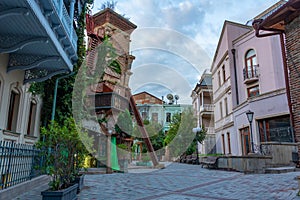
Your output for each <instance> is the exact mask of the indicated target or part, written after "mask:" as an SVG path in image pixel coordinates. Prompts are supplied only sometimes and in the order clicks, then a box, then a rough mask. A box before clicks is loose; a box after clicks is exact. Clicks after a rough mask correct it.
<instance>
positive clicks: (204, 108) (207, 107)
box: [200, 104, 214, 112]
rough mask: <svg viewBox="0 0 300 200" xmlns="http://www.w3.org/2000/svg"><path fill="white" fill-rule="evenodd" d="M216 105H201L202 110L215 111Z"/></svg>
mask: <svg viewBox="0 0 300 200" xmlns="http://www.w3.org/2000/svg"><path fill="white" fill-rule="evenodd" d="M213 111H214V105H213V104H203V105H201V106H200V112H213Z"/></svg>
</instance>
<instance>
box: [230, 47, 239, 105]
mask: <svg viewBox="0 0 300 200" xmlns="http://www.w3.org/2000/svg"><path fill="white" fill-rule="evenodd" d="M231 53H232V55H233V69H234V84H235V95H236V104H237V105H239V104H240V101H239V91H238V82H237V74H236V59H235V49H231Z"/></svg>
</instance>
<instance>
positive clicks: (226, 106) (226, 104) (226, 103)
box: [224, 98, 228, 116]
mask: <svg viewBox="0 0 300 200" xmlns="http://www.w3.org/2000/svg"><path fill="white" fill-rule="evenodd" d="M224 105H225V116H227V115H228V102H227V98H225V99H224Z"/></svg>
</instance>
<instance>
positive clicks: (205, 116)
mask: <svg viewBox="0 0 300 200" xmlns="http://www.w3.org/2000/svg"><path fill="white" fill-rule="evenodd" d="M212 92H213V91H212V75H211V72H210V71H209V70H205V71H204V72H203V74H202V76H201V78H200V80H199V83H197V85H196V86H195V88H194V90H193V91H192V95H191V97H192V104H193V109H194V114H195V116H196V117H197V125H198V126H199V127H202V128H205V130H206V134H207V135H206V138H205V140H204V141H203V143H202V144H199V145H198V150H199V153H201V154H211V153H215V151H216V149H215V148H216V147H215V145H216V138H215V131H214V105H213V96H212Z"/></svg>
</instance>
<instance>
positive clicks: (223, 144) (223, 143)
mask: <svg viewBox="0 0 300 200" xmlns="http://www.w3.org/2000/svg"><path fill="white" fill-rule="evenodd" d="M222 147H223V154H225V153H226V152H225V136H224V134H222Z"/></svg>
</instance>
